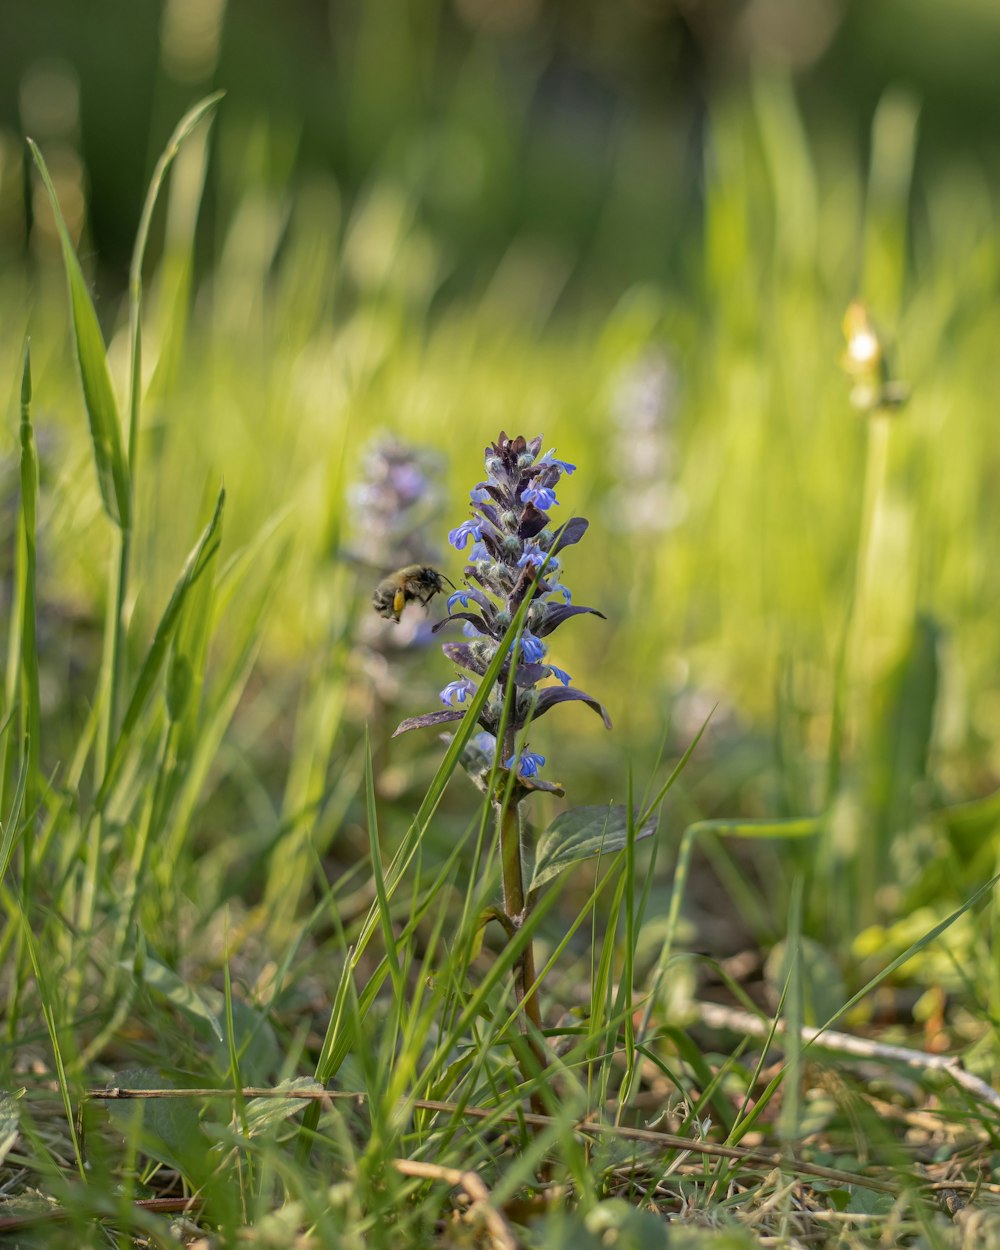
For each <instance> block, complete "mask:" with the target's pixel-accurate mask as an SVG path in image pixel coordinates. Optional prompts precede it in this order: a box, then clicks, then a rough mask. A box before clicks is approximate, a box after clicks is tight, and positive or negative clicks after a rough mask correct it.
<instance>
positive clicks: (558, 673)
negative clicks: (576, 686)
mask: <svg viewBox="0 0 1000 1250" xmlns="http://www.w3.org/2000/svg"><path fill="white" fill-rule="evenodd" d="M549 672H550V673H551V674H552V676H553V677H558V679H559V680H560V681H561V682H562V684H563V685H564V686H568V685H569V683H570V682H571V681H572V680H573V678H572V677H570V675H569V673H567V672H566V670H565V669H563V668H556V666H555V665H554V664H550V665H549Z"/></svg>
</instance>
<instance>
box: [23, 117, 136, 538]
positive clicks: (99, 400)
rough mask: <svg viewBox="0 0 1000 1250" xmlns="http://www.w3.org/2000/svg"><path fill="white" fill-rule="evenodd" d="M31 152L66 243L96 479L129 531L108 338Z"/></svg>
mask: <svg viewBox="0 0 1000 1250" xmlns="http://www.w3.org/2000/svg"><path fill="white" fill-rule="evenodd" d="M28 146H29V147H30V148H31V155H32V156H33V157H34V160H35V164H36V165H37V166H38V172H39V173H40V174H41V176H42V182H43V183H44V184H45V190H46V191H47V192H48V195H49V201H50V203H51V205H52V213H53V216H54V217H55V222H56V229H57V230H58V232H59V242H60V244H61V245H62V254H63V263H64V265H65V268H66V280H67V283H68V285H69V303H70V314H71V316H70V320H71V322H72V326H73V343H74V346H75V348H76V360H77V365H78V366H79V369H80V382H81V384H82V386H83V399H84V404H85V406H86V409H87V418H88V420H89V421H90V441H91V445H92V447H93V451H94V463H95V465H96V466H97V484H98V486H99V488H100V491H101V500H102V502H103V504H104V508H105V511H106V512H107V514H108V516H110V517H111V519H112V521H114V523H115V524H116V525H117V526H118V527H119V529H122V530H127V529H129V528H130V527H131V524H132V494H131V492H132V485H131V478H130V475H129V468H128V462H127V460H126V458H125V449H124V446H123V444H122V432H121V421H120V419H119V416H118V404H117V402H116V400H115V393H114V389H113V387H112V385H111V374H110V373H109V371H108V359H107V353H106V351H105V347H104V338H103V336H102V334H101V327H100V324H99V322H98V320H97V313H96V311H95V310H94V304H93V301H92V300H91V298H90V292H89V291H88V290H87V283H86V281H85V280H84V276H83V270H82V269H81V268H80V262H79V261H78V260H77V258H76V252H75V251H74V250H73V242H72V240H71V239H70V237H69V230H68V229H67V228H66V222H65V219H64V218H63V215H62V210H61V209H60V207H59V200H58V197H57V196H56V189H55V187H54V186H53V185H52V178H51V177H50V175H49V171H48V166H47V165H46V164H45V160H44V158H43V156H42V154H41V152H40V151H39V149H38V145H37V144H36V143H35V142H34V141H33V140H32V139H29V140H28Z"/></svg>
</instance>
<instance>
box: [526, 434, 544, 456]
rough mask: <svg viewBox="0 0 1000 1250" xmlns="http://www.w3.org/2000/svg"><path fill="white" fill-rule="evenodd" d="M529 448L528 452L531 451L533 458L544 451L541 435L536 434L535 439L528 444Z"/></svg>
mask: <svg viewBox="0 0 1000 1250" xmlns="http://www.w3.org/2000/svg"><path fill="white" fill-rule="evenodd" d="M527 446H528V451H530V452H531V454H532V455H533V456H537V455H538V453H539V452H540V451H541V450H542V436H541V434H536V435H535V437H534V438H533V439H532V440H531V442H530V443H528V445H527Z"/></svg>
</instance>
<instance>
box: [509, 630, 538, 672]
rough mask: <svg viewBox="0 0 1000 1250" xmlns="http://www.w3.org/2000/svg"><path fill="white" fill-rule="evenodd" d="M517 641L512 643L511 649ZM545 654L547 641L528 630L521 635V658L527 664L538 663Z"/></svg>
mask: <svg viewBox="0 0 1000 1250" xmlns="http://www.w3.org/2000/svg"><path fill="white" fill-rule="evenodd" d="M516 643H517V639H515V640H514V642H512V643H511V644H510V649H511V651H513V650H514V647H515V645H516ZM544 655H545V643H544V642H542V640H541V639H540V638H536V637H535V635H534V634H531V633H529V632H528V631H527V630H525V631H524V633H523V634H522V635H521V660H522V661H523V662H524V663H525V664H537V663H538V661H539V660H540V659H541V658H542V656H544Z"/></svg>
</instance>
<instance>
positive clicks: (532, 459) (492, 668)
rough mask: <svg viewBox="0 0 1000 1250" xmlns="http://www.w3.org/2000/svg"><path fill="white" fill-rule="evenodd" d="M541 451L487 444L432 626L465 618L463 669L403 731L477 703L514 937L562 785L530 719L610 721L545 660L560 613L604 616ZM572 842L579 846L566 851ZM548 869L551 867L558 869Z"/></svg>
mask: <svg viewBox="0 0 1000 1250" xmlns="http://www.w3.org/2000/svg"><path fill="white" fill-rule="evenodd" d="M541 448H542V440H541V437H540V436H539V437H537V438H533V439H532V440H531V441H530V442H528V441H527V440H525V439H524V438H522V437H520V436H518V437H517V438H508V436H507V435H506V434H505V433H503V432H502V431H501V433H500V437H499V438H498V439H497V440H496V442H494V443H491V444H490V445H489V446H488V447H487V448H486V478H485V480H484V481H481V482H478V483H477V484H476V486H475V487H474V488H473V489H472V491H471V492H470V496H469V497H470V501H471V512H472V516H471V517H470V519H468V520H466V521H463V522H462V523H461V524H460V525H457V526H456V527H455V528H454V529H453V530H452V531H451V532H450V534H449V536H448V538H449V541H450V542H451V544H452V546H453V547H455V548H456V549H457V550H459V551H465V550H466V548H469V551H468V556H467V564H466V567H465V570H464V581H465V585H464V586H463V588H462V589H460V590H456V591H455V593H454V594H453V595H451V596H450V597H449V599H448V613H449V614H448V616H447V617H446V618H445V619H444V620H443V621H440V622H439V623H438V624H437V625H436V626H435V627H434V628H435V630H438V629H441V628H444V627H446V626H448V625H451V624H452V623H453V622H461V623H462V626H463V631H464V633H465V636H466V641H465V642H447V643H445V644H444V646H443V650H444V653H445V655H446V656H447V657H448V658H449V659H450V660H451V661H452V662H453V663H454V664H456V665H457V666H458V668H459V670H461V671H460V672H459V674H458V675H457V676H456V677H455V678H454V679H453V680H452V681H450V682H448V684H447V685H446V686H445V687H444V689H443V690H442V691H441V693H440V698H441V702H442V703H444V704H445V708H444V709H443V710H439V711H435V712H427V713H425V714H424V715H423V716H415V717H412V718H410V719H409V720H405V721H403V723H402V724H401V725H400V726H399V727H398V728H397V730H396V733H397V734H400V733H404V732H406V731H407V730H410V729H419V728H424V727H428V726H431V725H442V724H447V723H448V722H452V721H459V720H462V719H463V718H464V717H465V716H466V715H467V714H469V712H470V711H471V710H472V708H473V707H474V708H475V709H476V714H477V718H478V722H479V725H480V726H481V727H482V732H481V733H479V734H477V735H476V736H475V737H473V738H472V739H471V740H470V741H469V742H468V743H467V745H466V749H465V752H464V755H463V763H464V764H465V766H466V768H467V769H468V771H469V773H470V775H472V777H473V779H474V780H475V781H476V782H477V784H479V785H480V787H481V788H482V789H483V790H484V791H485V792H487V793H488V794H489V795H490V798H491V801H492V803H493V806H494V810H495V812H496V817H497V832H498V842H499V848H500V867H501V873H502V877H503V907H502V908H491V909H490V910H489V912H487V913H486V914H485V915H484V922H485V920H488V919H495V920H497V921H499V922H500V923H501V924H502V925H503V927H504V929H505V930H506V932H507V935H508V937H509V938H510V939H512V940H513V939H515V938H517V934H518V930H519V929H520V928H522V927H523V925H524V923H525V920H526V919H527V916H528V912H529V910H530V907H531V903H532V899H533V897H534V891H533V885H534V884H535V882H536V881H537V882H540V881H542V880H546V879H548V878H547V877H545V876H544V875H543V876H539V874H538V872H537V868H538V864H536V873H535V877H534V878H533V882H532V885H529V888H528V889H527V890H526V889H525V884H524V878H523V862H524V856H523V853H522V852H523V845H522V838H523V836H524V832H525V830H524V825H523V823H522V822H521V820H520V819H519V811H520V806H519V805H520V804H521V802H522V801H523V799H524V798H525V797H526V796H527V795H528V794H529V793H531V792H532V791H534V790H548V791H552V792H555V793H557V794H562V793H563V791H562V788H561V787H560V786H558V785H556V784H555V783H553V782H547V781H544V780H541V779H540V778H539V775H538V774H539V771H540V769H541V768H542V766H543V765H544V764H545V756H544V755H541V754H539V753H538V752H537V751H532V750H530V749H529V745H528V743H527V741H526V740H525V735H526V733H527V731H528V728H529V727H530V725H531V723H532V722H533V721H534V720H535V719H536V718H537V717H539V716H543V715H544V714H545V713H546V712H547V711H549V709H550V708H553V707H555V706H556V705H557V704H559V703H570V702H577V703H584V704H586V705H587V706H588V707H590V708H592V709H593V710H594V711H595V712H596V713H597V714H598V715H599V716H600V717H601V719H602V720H603V721H604V724H605V725H606V726H607V727H608V728H609V729H610V728H611V721H610V719H609V717H608V714H607V712H606V711H605V710H604V708H603V706H602V705H601V704H600V703H599V702H598V701H597V700H596V699H595V698H593V697H592V696H591V695H589V694H587V693H585V692H584V691H583V690H579V689H577V687H576V686H574V685H573V684H572V678H571V677H570V675H569V673H567V672H565V671H564V670H563V669H561V668H558V667H557V666H556V665H554V664H552V663H550V662H549V660H548V643H547V641H546V640H547V639H548V638H549V637H550V636H551V635H552V633H553V632H554V631H555V630H556V629H558V628H559V626H560V625H561V624H562V623H563V622H564V621H567V620H569V619H570V618H571V617H573V616H580V615H586V614H590V615H592V616H600V617H603V613H601V612H598V611H597V609H596V608H588V607H582V606H580V605H577V604H574V603H573V602H572V595H571V593H570V591H569V589H568V588H567V587H566V586H565V585H564V584H563V583H562V582H561V581H559V580H558V578H559V576H560V568H561V561H560V553H561V552H562V551H563V550H564V549H565V548H566V547H569V546H571V545H572V544H574V543H577V542H579V541H580V539H581V538H582V537H583V535H584V533H585V532H586V529H587V521H586V520H585V519H584V518H583V517H571V518H570V519H569V520H568V521H566V522H565V523H564V524H563V525H560V526H558V527H556V528H553V527H552V525H551V524H550V517H549V512H550V510H551V509H552V508H555V507H558V506H559V500H558V499H557V498H556V487H557V486H558V485H559V482H560V480H561V478H562V477H563V476H564V475H569V474H571V473H573V472H574V471H575V468H576V466H575V465H572V464H570V463H569V462H568V461H566V460H559V459H557V458H556V455H555V451H554V449H553V450H552V451H547V452H546V453H545V455H540V454H539V453H540V452H541ZM470 543H471V544H472V545H471V547H470ZM468 674H472V676H471V677H470V676H469V675H468ZM474 678H479V679H480V680H481V681H482V680H484V679H487V678H488V679H489V682H490V687H491V688H490V689H489V690H488V691H485V692H484V691H483V690H482V688H481V687H480V686H479V685H477V683H476V681H475V680H473V679H474ZM491 782H492V783H493V784H491ZM579 812H580V813H584V820H588V819H591V818H592V816H591V814H590V813H589V812H588V811H587V809H579ZM557 819H558V818H557ZM608 819H609V813H608V812H607V810H603V809H602V811H601V813H600V819H598V821H597V825H598V830H597V835H596V840H595V838H593V837H592V838H591V840H590V843H588V844H587V848H586V849H581V847H582V846H583V843H584V842H585V841H586V839H585V838H582V837H581V835H580V832H579V830H578V829H574V831H573V833H572V834H571V835H570V837H569V838H568V839H567V838H565V837H563V836H561V835H559V834H558V833H557V835H556V841H557V843H559V845H560V846H561V848H562V851H563V858H564V862H567V863H568V862H572V860H573V858H576V859H579V858H581V857H583V856H585V855H590V854H596V853H598V852H599V851H600V849H601V847H602V845H603V841H604V839H605V837H606V835H607V833H608V831H609V830H608ZM574 820H575V823H576V824H579V820H576V818H574ZM570 842H575V843H576V844H577V847H576V850H575V851H572V852H571V854H570V856H569V857H567V856H566V854H565V852H566V851H567V849H569V843H570ZM591 844H592V845H591ZM545 871H547V872H550V875H551V870H550V869H546V870H545ZM519 940H520V941H521V942H522V947H521V951H520V954H519V956H518V959H517V963H516V964H515V969H514V974H515V975H514V988H515V994H516V997H517V1001H518V1003H519V1005H520V1007H521V1012H520V1014H519V1020H520V1024H521V1028H522V1029H523V1030H524V1031H528V1024H529V1022H530V1024H531V1026H533V1033H532V1037H531V1052H532V1054H533V1056H534V1060H535V1062H536V1064H537V1066H538V1068H539V1069H541V1068H543V1067H544V1066H545V1062H546V1058H545V1049H544V1042H543V1040H542V1035H541V1028H542V1021H541V1015H540V1011H539V1007H538V1000H537V996H536V991H537V988H538V982H537V980H536V977H535V963H534V954H533V950H532V944H531V942H530V940H525V939H524V937H522V938H520V939H519ZM524 1075H525V1078H526V1080H530V1078H531V1076H532V1075H533V1074H532V1072H531V1071H530V1068H529V1067H525V1068H524ZM537 1100H538V1095H537V1093H536V1094H535V1095H534V1096H533V1103H535V1104H536V1105H535V1110H541V1109H542V1106H541V1103H540V1102H539V1101H537Z"/></svg>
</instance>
